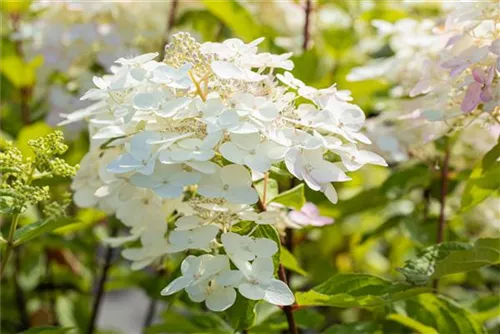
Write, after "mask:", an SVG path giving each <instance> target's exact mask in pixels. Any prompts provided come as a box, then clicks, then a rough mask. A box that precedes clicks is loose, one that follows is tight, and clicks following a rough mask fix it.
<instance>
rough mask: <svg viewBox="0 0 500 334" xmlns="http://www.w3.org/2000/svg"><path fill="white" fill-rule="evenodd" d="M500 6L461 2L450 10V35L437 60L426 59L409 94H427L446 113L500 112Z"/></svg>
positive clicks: (451, 115) (448, 27) (493, 2)
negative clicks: (499, 85)
mask: <svg viewBox="0 0 500 334" xmlns="http://www.w3.org/2000/svg"><path fill="white" fill-rule="evenodd" d="M499 20H500V8H499V2H498V1H492V2H482V3H467V4H461V5H460V6H458V7H457V9H456V10H454V11H453V12H451V13H450V14H449V15H448V17H447V19H446V24H445V27H444V32H445V33H449V34H451V37H450V38H449V39H448V42H447V44H446V46H445V48H444V49H442V50H441V52H440V54H439V58H438V59H436V60H426V61H425V62H424V67H425V68H426V71H425V72H424V76H423V78H422V79H421V80H420V81H419V82H418V83H417V84H416V85H415V87H414V88H413V89H412V91H411V92H410V96H417V95H419V94H427V95H428V98H427V100H432V101H434V103H436V102H437V103H438V105H439V106H442V107H443V109H444V110H448V111H447V115H445V116H443V117H441V119H442V118H450V117H453V116H454V114H458V113H459V112H458V111H461V112H463V113H471V112H473V111H474V110H476V109H477V108H478V107H479V108H481V109H482V110H483V111H485V112H488V113H492V112H494V111H495V112H498V110H497V109H498V105H499V104H500V95H499V93H498V92H499V91H500V89H499V87H498V81H499V80H498V72H499V71H500V60H499V59H500V35H499V33H498V31H499V25H500V23H499Z"/></svg>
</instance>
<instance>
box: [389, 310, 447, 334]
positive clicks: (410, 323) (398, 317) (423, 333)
mask: <svg viewBox="0 0 500 334" xmlns="http://www.w3.org/2000/svg"><path fill="white" fill-rule="evenodd" d="M387 319H388V320H392V321H395V322H398V323H400V324H401V325H403V326H406V327H408V328H411V329H414V330H415V331H416V332H418V333H420V334H438V332H437V331H436V330H435V329H434V328H432V327H429V326H426V325H424V324H422V323H421V322H419V321H417V320H415V319H412V318H410V317H407V316H405V315H403V314H396V313H392V314H389V315H388V316H387Z"/></svg>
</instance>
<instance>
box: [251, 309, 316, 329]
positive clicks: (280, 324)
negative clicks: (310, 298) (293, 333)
mask: <svg viewBox="0 0 500 334" xmlns="http://www.w3.org/2000/svg"><path fill="white" fill-rule="evenodd" d="M293 317H294V319H295V323H296V324H297V326H298V327H299V328H304V329H306V330H312V329H316V330H317V329H320V328H321V327H323V324H324V322H325V316H324V315H322V314H321V313H320V312H318V310H315V309H312V308H303V309H298V310H296V311H294V312H293ZM287 329H288V322H287V320H286V317H285V314H284V313H283V311H282V310H280V309H279V308H277V310H276V312H275V313H274V314H272V315H271V316H269V317H268V318H267V319H265V320H264V321H263V322H262V323H260V324H258V325H256V326H255V327H252V330H251V332H252V333H263V334H268V333H279V332H280V331H286V330H287Z"/></svg>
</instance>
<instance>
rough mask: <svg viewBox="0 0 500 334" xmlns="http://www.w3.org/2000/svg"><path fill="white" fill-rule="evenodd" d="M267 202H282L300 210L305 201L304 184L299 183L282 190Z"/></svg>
mask: <svg viewBox="0 0 500 334" xmlns="http://www.w3.org/2000/svg"><path fill="white" fill-rule="evenodd" d="M269 202H271V203H279V204H283V205H284V206H286V207H289V208H294V209H296V210H300V208H302V207H303V206H304V204H305V203H306V197H305V193H304V184H303V183H301V184H299V185H298V186H296V187H295V188H292V189H290V190H287V191H284V192H282V193H281V194H279V195H278V196H276V197H274V198H273V199H271V200H270V201H269Z"/></svg>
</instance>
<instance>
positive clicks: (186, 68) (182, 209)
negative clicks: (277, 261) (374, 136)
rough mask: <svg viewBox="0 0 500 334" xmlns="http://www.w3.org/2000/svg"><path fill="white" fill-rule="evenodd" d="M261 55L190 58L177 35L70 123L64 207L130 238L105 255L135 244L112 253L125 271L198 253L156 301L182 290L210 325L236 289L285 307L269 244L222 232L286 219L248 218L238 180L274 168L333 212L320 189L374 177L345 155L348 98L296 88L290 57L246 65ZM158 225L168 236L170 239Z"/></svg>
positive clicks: (122, 62) (185, 37)
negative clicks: (82, 134)
mask: <svg viewBox="0 0 500 334" xmlns="http://www.w3.org/2000/svg"><path fill="white" fill-rule="evenodd" d="M260 42H262V39H258V40H255V41H253V42H251V43H249V44H245V43H244V42H242V41H241V40H239V39H229V40H226V41H224V42H223V43H204V44H199V43H197V42H196V41H195V40H194V39H193V38H192V37H191V36H189V34H187V33H179V34H176V35H174V36H173V38H172V43H171V44H168V45H167V46H166V48H165V51H166V52H165V54H166V55H165V59H164V60H163V61H157V60H155V59H156V58H157V56H158V54H157V53H150V54H144V55H140V56H138V57H135V58H133V59H125V58H120V59H118V60H117V61H116V63H117V64H118V65H119V66H116V67H112V68H111V72H112V73H111V74H109V75H105V76H103V77H94V83H95V85H96V86H97V88H94V89H91V90H89V91H88V92H87V93H86V94H85V95H84V96H83V97H82V99H87V100H94V101H95V103H94V104H93V105H92V106H90V107H89V108H88V109H86V110H85V111H83V112H79V114H78V115H72V116H70V118H71V120H75V119H81V118H86V119H88V121H89V128H90V134H91V151H90V152H89V153H88V155H87V156H86V157H85V158H84V159H83V161H82V167H81V169H80V171H81V172H80V173H79V174H78V175H77V176H76V178H75V181H74V183H73V188H74V190H75V192H76V193H75V202H76V203H77V204H78V205H80V206H84V207H86V206H98V207H100V208H101V209H103V210H105V211H107V212H109V213H115V214H116V216H117V217H118V218H119V219H120V220H121V221H122V222H123V223H124V224H125V225H126V226H128V227H130V236H126V237H120V238H117V239H114V240H110V242H112V243H114V244H121V243H123V242H127V241H130V240H137V239H140V241H141V243H142V247H140V248H132V249H126V250H124V251H123V256H124V257H125V258H127V259H129V260H131V261H133V262H134V264H133V268H134V269H140V268H142V267H145V266H147V265H149V264H151V263H154V262H157V261H158V260H160V259H161V258H162V257H163V256H165V255H166V254H169V253H176V252H182V251H186V250H201V251H203V252H206V253H211V254H206V255H201V256H197V257H196V256H193V255H190V256H188V257H187V258H186V259H185V260H184V262H183V263H182V268H181V269H182V276H181V277H179V278H177V279H175V280H174V281H173V282H172V283H171V284H170V285H169V286H168V287H166V288H165V289H164V290H163V292H162V294H164V295H169V294H172V293H174V292H176V291H179V290H181V289H185V290H186V291H187V293H188V295H189V297H190V298H191V299H192V300H193V301H196V302H201V301H205V303H206V305H207V307H208V308H209V309H211V310H214V311H222V310H225V309H227V308H228V307H230V306H231V305H232V304H233V303H234V300H235V298H236V290H235V289H237V290H238V291H239V292H240V294H242V295H243V296H244V297H246V298H249V299H252V300H260V299H263V300H266V301H268V302H270V303H274V304H277V305H289V304H291V303H293V301H294V298H293V294H292V292H291V291H290V289H289V288H288V287H287V285H286V284H284V283H283V282H281V281H279V280H276V279H275V278H274V272H275V269H276V268H274V265H273V261H272V257H273V255H276V254H277V251H278V245H277V244H276V242H275V241H273V240H271V239H267V238H256V237H253V236H252V235H251V234H252V233H253V231H255V228H254V229H252V232H249V233H250V234H249V235H239V234H236V233H234V231H232V228H233V226H234V225H237V224H239V223H240V222H241V221H243V220H246V221H251V222H253V223H252V224H254V225H255V226H261V225H268V224H274V223H276V222H277V221H278V220H279V219H280V215H281V214H283V215H284V214H285V213H284V212H280V211H279V210H278V211H276V212H262V213H259V212H258V211H257V210H256V209H255V208H253V207H252V205H254V204H256V203H257V202H258V201H259V195H258V193H257V191H256V190H255V188H254V187H253V183H252V176H251V175H252V174H251V172H258V173H267V172H269V170H270V169H271V168H273V166H275V167H277V168H279V167H280V166H281V168H286V169H287V170H288V172H290V173H291V174H292V175H293V176H295V177H296V178H298V179H299V180H303V181H304V182H305V183H306V184H307V185H308V186H309V187H310V188H311V189H312V190H315V191H321V192H323V193H324V194H325V195H326V197H327V198H328V199H329V200H330V201H332V202H334V203H335V202H336V201H337V193H336V191H335V188H334V186H333V185H332V183H333V182H344V181H347V180H349V179H350V178H349V177H348V176H347V174H346V172H348V171H354V170H357V169H359V168H360V167H362V166H363V165H364V164H377V165H385V161H384V160H383V159H382V158H380V157H379V156H377V155H376V154H374V153H371V152H369V151H366V150H364V149H361V148H360V147H358V145H359V143H364V144H368V143H370V141H369V140H368V138H367V137H366V136H364V135H363V134H362V133H361V129H362V127H363V124H364V121H365V116H364V113H363V111H362V110H361V109H360V108H359V107H358V106H356V105H354V104H352V103H350V102H349V101H350V100H351V99H350V96H349V93H348V92H344V91H338V90H337V89H336V87H335V86H331V87H329V88H327V89H315V88H312V87H308V86H306V85H305V84H304V83H302V82H301V81H300V80H298V79H295V78H294V77H293V76H292V74H291V73H290V72H287V71H288V70H291V69H292V68H293V63H292V62H291V60H290V59H289V58H290V57H291V54H284V55H274V54H270V53H258V52H257V46H258V44H259V43H260ZM299 98H300V100H306V101H307V102H306V103H302V104H300V105H299V104H298V103H297V101H298V100H299ZM327 153H328V157H329V159H327V158H326V156H327ZM335 155H336V156H337V157H338V159H336V160H335V161H332V160H331V159H332V158H331V157H333V156H335ZM167 218H168V219H169V220H170V221H173V222H175V226H174V227H173V230H172V231H170V232H168V231H167ZM167 232H168V233H167ZM231 263H232V264H233V265H234V266H231V265H230V264H231ZM231 268H236V269H231Z"/></svg>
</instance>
